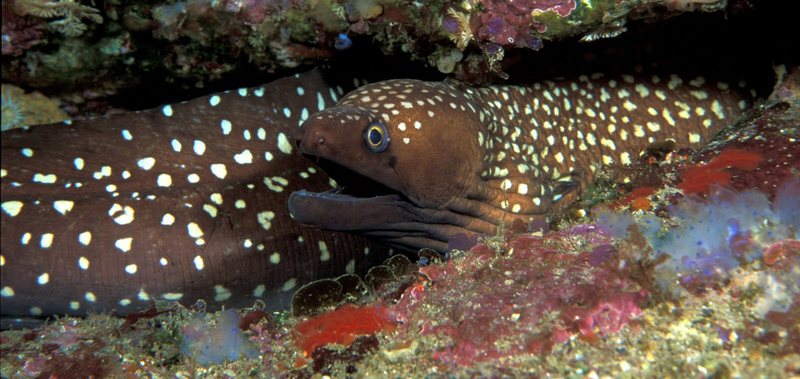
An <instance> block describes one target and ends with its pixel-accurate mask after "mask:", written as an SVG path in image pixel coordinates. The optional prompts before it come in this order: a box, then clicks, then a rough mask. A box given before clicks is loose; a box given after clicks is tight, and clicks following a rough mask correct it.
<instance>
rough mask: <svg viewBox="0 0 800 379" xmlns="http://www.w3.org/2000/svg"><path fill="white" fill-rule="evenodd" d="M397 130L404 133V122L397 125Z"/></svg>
mask: <svg viewBox="0 0 800 379" xmlns="http://www.w3.org/2000/svg"><path fill="white" fill-rule="evenodd" d="M397 129H400V130H401V131H406V123H405V122H401V123H399V124H397Z"/></svg>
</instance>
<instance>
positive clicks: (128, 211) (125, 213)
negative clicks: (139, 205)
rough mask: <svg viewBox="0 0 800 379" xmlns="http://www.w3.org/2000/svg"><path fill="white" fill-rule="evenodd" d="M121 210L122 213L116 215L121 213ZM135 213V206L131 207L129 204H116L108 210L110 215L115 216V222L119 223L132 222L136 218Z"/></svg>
mask: <svg viewBox="0 0 800 379" xmlns="http://www.w3.org/2000/svg"><path fill="white" fill-rule="evenodd" d="M120 211H122V214H120V215H118V216H115V215H117V214H119V212H120ZM134 213H135V211H134V210H133V208H131V207H130V206H128V205H126V206H125V207H122V206H121V205H119V204H114V205H112V206H111V208H110V209H109V210H108V215H109V216H111V217H113V218H114V222H116V223H117V224H119V225H127V224H130V223H132V222H133V219H134Z"/></svg>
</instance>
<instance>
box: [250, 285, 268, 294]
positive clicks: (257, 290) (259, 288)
mask: <svg viewBox="0 0 800 379" xmlns="http://www.w3.org/2000/svg"><path fill="white" fill-rule="evenodd" d="M266 291H267V287H266V286H265V285H263V284H259V285H257V286H256V288H255V289H254V290H253V296H255V297H262V296H264V292H266Z"/></svg>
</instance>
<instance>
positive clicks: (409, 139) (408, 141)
mask: <svg viewBox="0 0 800 379" xmlns="http://www.w3.org/2000/svg"><path fill="white" fill-rule="evenodd" d="M403 143H404V144H406V145H408V144H409V143H411V138H408V137H403Z"/></svg>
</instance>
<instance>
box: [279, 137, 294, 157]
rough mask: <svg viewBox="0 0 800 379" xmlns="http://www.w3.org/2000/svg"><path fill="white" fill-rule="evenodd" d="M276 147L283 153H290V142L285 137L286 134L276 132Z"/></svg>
mask: <svg viewBox="0 0 800 379" xmlns="http://www.w3.org/2000/svg"><path fill="white" fill-rule="evenodd" d="M278 149H279V150H280V151H281V152H282V153H284V154H291V153H292V144H291V143H289V139H288V138H286V134H283V133H278Z"/></svg>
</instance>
